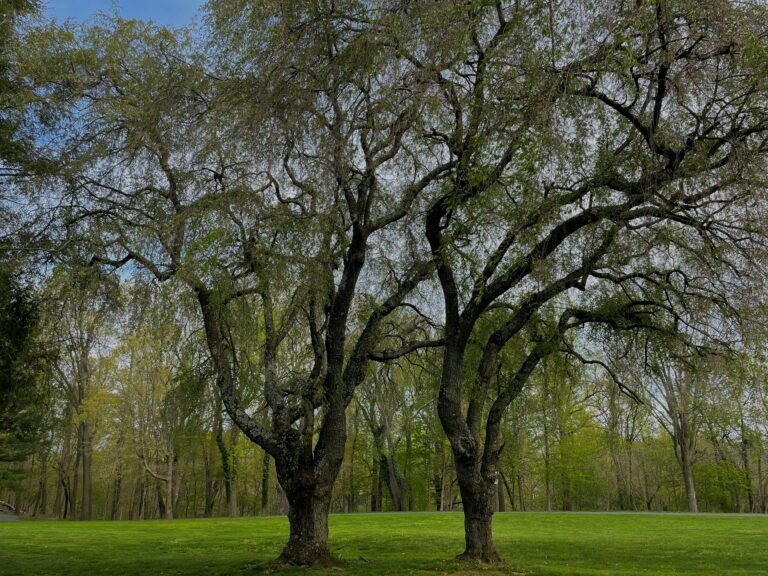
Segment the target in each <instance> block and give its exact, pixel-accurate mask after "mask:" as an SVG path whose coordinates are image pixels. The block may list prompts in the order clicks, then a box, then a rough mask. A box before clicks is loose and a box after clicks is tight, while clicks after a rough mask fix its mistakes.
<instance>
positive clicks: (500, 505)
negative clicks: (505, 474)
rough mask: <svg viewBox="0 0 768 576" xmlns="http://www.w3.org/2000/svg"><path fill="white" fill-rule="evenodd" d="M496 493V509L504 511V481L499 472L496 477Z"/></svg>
mask: <svg viewBox="0 0 768 576" xmlns="http://www.w3.org/2000/svg"><path fill="white" fill-rule="evenodd" d="M496 493H497V499H498V502H499V503H498V506H497V511H498V512H505V511H506V506H505V504H504V483H503V482H502V480H501V474H499V478H497V479H496Z"/></svg>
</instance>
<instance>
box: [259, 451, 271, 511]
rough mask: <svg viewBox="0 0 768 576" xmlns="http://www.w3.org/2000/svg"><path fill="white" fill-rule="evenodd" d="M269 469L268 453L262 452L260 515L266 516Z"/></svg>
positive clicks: (267, 509)
mask: <svg viewBox="0 0 768 576" xmlns="http://www.w3.org/2000/svg"><path fill="white" fill-rule="evenodd" d="M269 468H270V459H269V452H266V451H265V452H264V457H263V458H262V459H261V513H262V514H267V513H268V512H269Z"/></svg>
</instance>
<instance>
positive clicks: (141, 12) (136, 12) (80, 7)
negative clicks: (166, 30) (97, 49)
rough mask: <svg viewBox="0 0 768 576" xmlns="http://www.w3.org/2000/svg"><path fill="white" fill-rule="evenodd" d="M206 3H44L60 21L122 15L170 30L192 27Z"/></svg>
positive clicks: (93, 0)
mask: <svg viewBox="0 0 768 576" xmlns="http://www.w3.org/2000/svg"><path fill="white" fill-rule="evenodd" d="M202 3H203V0H44V5H45V6H46V10H45V13H46V15H48V16H52V17H54V18H56V19H58V20H66V19H67V18H74V19H75V20H86V19H88V18H90V17H91V16H93V15H95V14H96V13H97V12H112V9H113V8H114V7H117V9H118V12H119V13H120V14H121V15H122V16H124V17H126V18H140V19H142V20H154V21H155V22H157V23H158V24H164V25H168V26H174V25H183V24H187V23H189V22H190V21H191V20H192V18H193V17H194V16H195V14H196V12H197V9H198V8H199V7H200V5H201V4H202Z"/></svg>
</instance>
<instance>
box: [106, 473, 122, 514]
mask: <svg viewBox="0 0 768 576" xmlns="http://www.w3.org/2000/svg"><path fill="white" fill-rule="evenodd" d="M122 489H123V466H122V464H121V463H120V462H118V463H117V468H116V469H115V480H114V482H113V484H112V508H111V510H110V513H109V519H110V520H119V519H120V498H121V496H122Z"/></svg>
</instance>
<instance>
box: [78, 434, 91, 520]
mask: <svg viewBox="0 0 768 576" xmlns="http://www.w3.org/2000/svg"><path fill="white" fill-rule="evenodd" d="M80 428H81V437H82V449H83V460H82V463H83V509H82V513H81V515H80V519H81V520H90V519H91V518H92V516H93V500H92V494H93V489H92V487H93V482H92V478H93V475H92V469H93V467H92V466H91V463H92V461H93V450H92V447H91V429H90V427H89V426H88V423H87V422H81V423H80Z"/></svg>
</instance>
